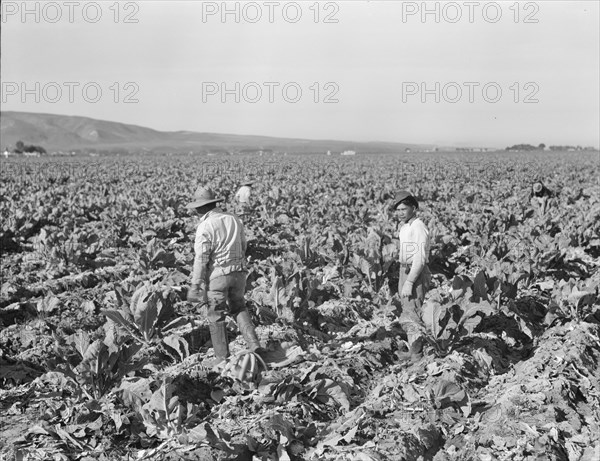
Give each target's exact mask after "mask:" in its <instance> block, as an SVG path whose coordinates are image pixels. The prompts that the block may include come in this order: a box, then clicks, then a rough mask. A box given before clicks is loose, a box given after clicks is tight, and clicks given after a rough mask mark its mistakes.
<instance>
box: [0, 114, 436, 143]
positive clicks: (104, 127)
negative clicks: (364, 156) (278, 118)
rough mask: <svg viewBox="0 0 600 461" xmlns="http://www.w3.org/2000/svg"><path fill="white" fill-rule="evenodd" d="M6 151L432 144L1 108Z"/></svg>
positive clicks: (1, 122)
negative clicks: (163, 125) (26, 147)
mask: <svg viewBox="0 0 600 461" xmlns="http://www.w3.org/2000/svg"><path fill="white" fill-rule="evenodd" d="M0 134H1V137H2V145H1V147H2V149H5V148H7V149H9V150H10V149H11V148H13V147H14V145H15V144H16V142H17V141H23V142H24V143H25V144H34V145H41V146H42V147H44V148H45V149H46V150H47V151H48V152H51V151H73V150H76V151H83V152H94V151H96V152H107V153H109V152H123V151H126V152H131V153H133V152H140V151H141V152H156V153H161V152H163V153H164V152H175V153H181V152H190V151H192V152H196V153H200V152H203V153H210V152H239V151H244V152H246V151H248V152H251V151H259V150H263V151H276V152H288V153H325V152H327V151H328V150H329V151H332V153H338V152H342V151H345V150H354V151H357V152H360V153H390V152H404V151H405V150H406V149H407V148H408V149H411V150H429V149H433V148H435V147H436V146H435V145H433V144H427V145H424V144H411V143H397V142H380V141H369V142H356V141H344V140H327V139H319V140H317V139H302V138H280V137H273V136H264V135H241V134H227V133H210V132H199V131H190V130H179V131H159V130H155V129H153V128H148V127H144V126H141V125H135V124H127V123H121V122H116V121H109V120H99V119H94V118H91V117H85V116H79V115H59V114H48V113H36V112H18V111H1V112H0Z"/></svg>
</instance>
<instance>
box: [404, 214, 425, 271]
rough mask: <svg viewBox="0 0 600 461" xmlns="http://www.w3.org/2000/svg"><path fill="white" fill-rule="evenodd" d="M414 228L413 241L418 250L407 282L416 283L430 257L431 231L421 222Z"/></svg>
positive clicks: (413, 258)
mask: <svg viewBox="0 0 600 461" xmlns="http://www.w3.org/2000/svg"><path fill="white" fill-rule="evenodd" d="M412 227H413V228H412V229H411V231H412V232H411V234H412V240H413V242H414V244H415V247H416V248H415V252H414V254H413V257H412V266H411V268H410V273H409V274H408V277H407V278H406V280H407V282H411V283H415V281H416V280H417V278H418V277H419V274H420V273H421V271H422V270H423V269H424V267H425V264H427V260H428V257H429V230H428V229H427V227H426V226H425V224H423V223H422V222H421V221H415V222H414V223H413V225H412Z"/></svg>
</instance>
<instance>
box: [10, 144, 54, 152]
mask: <svg viewBox="0 0 600 461" xmlns="http://www.w3.org/2000/svg"><path fill="white" fill-rule="evenodd" d="M24 152H39V153H40V154H45V153H46V149H44V148H43V147H42V146H34V145H33V144H31V145H26V144H24V143H23V141H17V144H15V148H14V149H13V153H15V154H22V153H24Z"/></svg>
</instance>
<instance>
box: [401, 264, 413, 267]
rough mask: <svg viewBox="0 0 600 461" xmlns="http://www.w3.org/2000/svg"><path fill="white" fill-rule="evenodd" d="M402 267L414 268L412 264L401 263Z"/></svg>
mask: <svg viewBox="0 0 600 461" xmlns="http://www.w3.org/2000/svg"><path fill="white" fill-rule="evenodd" d="M400 267H412V263H400Z"/></svg>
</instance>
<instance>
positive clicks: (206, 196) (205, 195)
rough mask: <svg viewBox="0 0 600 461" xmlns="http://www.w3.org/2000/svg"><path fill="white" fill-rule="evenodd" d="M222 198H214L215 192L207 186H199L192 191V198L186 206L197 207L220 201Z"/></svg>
mask: <svg viewBox="0 0 600 461" xmlns="http://www.w3.org/2000/svg"><path fill="white" fill-rule="evenodd" d="M222 201H223V199H222V198H215V193H214V192H213V191H212V189H210V188H209V187H203V186H199V187H198V189H196V192H194V200H193V201H192V202H191V203H188V204H187V205H186V206H185V207H186V208H190V209H192V208H199V207H201V206H204V205H208V204H209V203H216V202H222Z"/></svg>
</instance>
